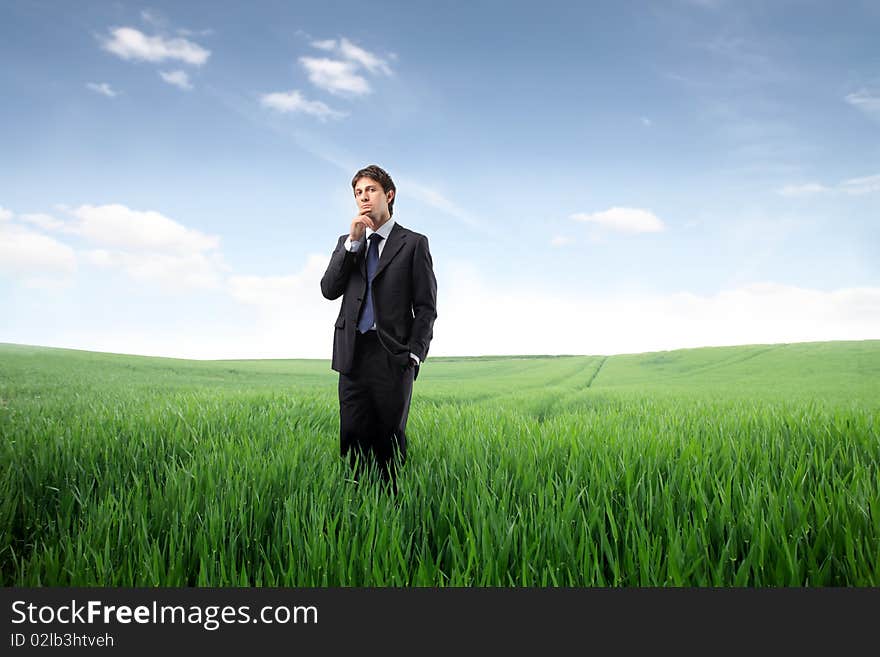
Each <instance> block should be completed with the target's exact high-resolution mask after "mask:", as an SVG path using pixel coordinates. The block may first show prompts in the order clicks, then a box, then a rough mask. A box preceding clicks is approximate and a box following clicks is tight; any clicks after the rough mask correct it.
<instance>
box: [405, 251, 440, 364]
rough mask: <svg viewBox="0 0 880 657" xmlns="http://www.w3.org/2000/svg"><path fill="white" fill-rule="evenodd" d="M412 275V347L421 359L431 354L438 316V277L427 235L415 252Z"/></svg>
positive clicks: (412, 350)
mask: <svg viewBox="0 0 880 657" xmlns="http://www.w3.org/2000/svg"><path fill="white" fill-rule="evenodd" d="M412 277H413V278H412V294H413V324H412V331H411V332H410V340H409V350H410V352H411V353H412V354H413V355H415V356H416V357H417V358H418V359H419V362H422V361H424V360H425V358H427V357H428V347H429V346H430V344H431V338H433V337H434V320H435V319H437V279H436V278H435V277H434V262H433V260H432V259H431V251H430V249H429V248H428V238H427V237H425V236H424V235H423V236H421V237H420V238H419V241H418V242H417V243H416V247H415V252H414V253H413V270H412Z"/></svg>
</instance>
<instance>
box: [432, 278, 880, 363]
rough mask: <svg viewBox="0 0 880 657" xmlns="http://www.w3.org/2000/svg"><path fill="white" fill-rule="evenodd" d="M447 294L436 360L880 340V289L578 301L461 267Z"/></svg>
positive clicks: (771, 288) (776, 288) (448, 281)
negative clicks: (500, 327)
mask: <svg viewBox="0 0 880 657" xmlns="http://www.w3.org/2000/svg"><path fill="white" fill-rule="evenodd" d="M443 289H444V293H443V296H442V298H441V299H440V300H439V302H438V319H437V321H436V323H435V326H434V334H435V338H434V341H433V342H432V344H431V354H433V355H435V356H452V355H462V356H478V355H491V354H605V355H611V354H619V353H638V352H645V351H657V350H661V349H681V348H687V347H699V346H722V345H738V344H762V343H783V342H805V341H814V340H815V341H823V340H864V339H876V338H878V337H880V288H876V287H873V288H872V287H855V288H842V289H838V290H831V291H824V290H813V289H808V288H801V287H796V286H790V285H783V284H778V283H774V282H757V283H752V284H747V285H743V286H740V287H737V288H735V289H727V290H721V291H719V292H717V293H715V294H711V295H696V294H692V293H690V292H677V293H670V294H657V295H631V296H620V295H615V296H611V297H607V298H592V297H587V296H583V297H579V298H572V297H570V296H561V295H559V296H556V295H553V294H552V293H549V294H548V292H547V290H546V289H540V288H532V289H516V288H511V287H510V286H505V285H501V284H489V283H487V282H486V279H485V277H484V276H483V275H482V273H481V272H480V270H479V269H478V268H477V267H476V266H474V265H472V264H469V263H458V264H457V265H455V266H454V267H453V268H452V270H451V272H447V274H446V276H445V278H444V284H443ZM510 308H529V312H528V313H524V314H521V315H520V316H519V317H518V320H517V322H516V324H515V325H511V326H509V327H508V329H509V330H508V331H505V332H504V333H502V334H499V333H498V332H497V331H496V330H494V329H493V326H494V325H495V322H494V320H493V319H492V318H493V317H500V316H503V315H504V313H505V312H507V311H508V310H509V309H510ZM428 362H429V363H430V355H429V356H428ZM427 366H428V364H426V367H427Z"/></svg>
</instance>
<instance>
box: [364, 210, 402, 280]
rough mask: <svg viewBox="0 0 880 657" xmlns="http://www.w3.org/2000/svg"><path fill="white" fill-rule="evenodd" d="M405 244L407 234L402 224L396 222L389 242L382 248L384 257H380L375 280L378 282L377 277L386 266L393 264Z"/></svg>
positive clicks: (389, 236) (389, 235)
mask: <svg viewBox="0 0 880 657" xmlns="http://www.w3.org/2000/svg"><path fill="white" fill-rule="evenodd" d="M405 243H406V232H405V231H404V229H403V227H402V226H401V225H400V224H398V223H396V222H395V224H394V226H392V227H391V232H390V233H389V234H388V242H387V243H386V244H385V246H384V247H383V248H382V255H380V256H379V266H378V267H377V268H376V273H375V275H374V276H373V280H376V276H378V275H379V274H381V273H382V270H383V269H385V266H386V265H387V264H388V263H389V262H391V260H392V259H393V258H394V256H396V255H397V253H398V252H399V251H400V249H402V248H403V245H404V244H405ZM365 271H366V269H365Z"/></svg>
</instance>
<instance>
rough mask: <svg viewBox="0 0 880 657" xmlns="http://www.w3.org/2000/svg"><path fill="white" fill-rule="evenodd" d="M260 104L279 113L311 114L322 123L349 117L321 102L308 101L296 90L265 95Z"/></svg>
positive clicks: (345, 113)
mask: <svg viewBox="0 0 880 657" xmlns="http://www.w3.org/2000/svg"><path fill="white" fill-rule="evenodd" d="M260 103H262V105H263V106H265V107H270V108H272V109H274V110H277V111H279V112H285V113H286V112H302V113H303V114H310V115H312V116H315V117H317V118H319V119H321V120H322V121H326V120H327V119H341V118H343V117H345V116H348V113H347V112H340V111H338V110H335V109H332V108H330V107H329V106H327V105H326V104H325V103H322V102H321V101H319V100H307V99H306V98H304V97H303V95H302V94H301V93H300V92H299V91H298V90H296V89H292V90H291V91H287V92H281V91H279V92H274V93H269V94H263V95H262V96H261V97H260Z"/></svg>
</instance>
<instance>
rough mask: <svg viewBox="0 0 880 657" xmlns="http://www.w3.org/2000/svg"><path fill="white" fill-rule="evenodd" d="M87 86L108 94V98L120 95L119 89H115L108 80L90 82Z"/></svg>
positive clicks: (105, 94)
mask: <svg viewBox="0 0 880 657" xmlns="http://www.w3.org/2000/svg"><path fill="white" fill-rule="evenodd" d="M86 87H88V88H89V89H91V90H92V91H94V92H97V93H99V94H102V95H104V96H107V97H108V98H115V97H116V96H118V95H119V92H118V91H114V90H113V89H112V88H111V87H110V85H109V84H107V83H106V82H101V83H98V82H89V83H87V84H86Z"/></svg>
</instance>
